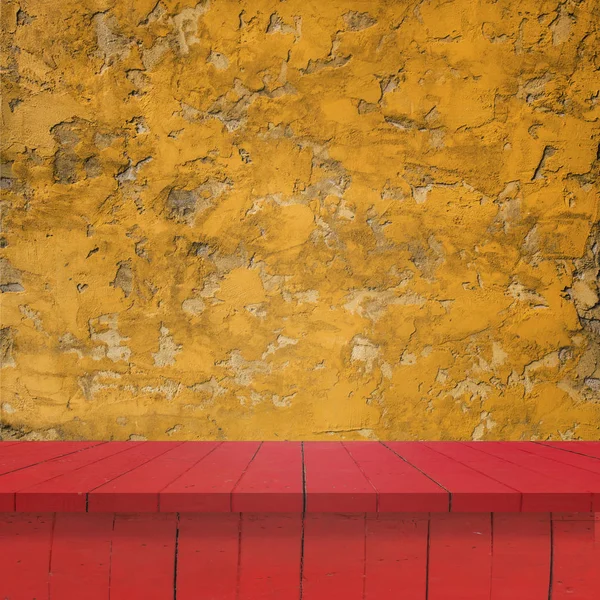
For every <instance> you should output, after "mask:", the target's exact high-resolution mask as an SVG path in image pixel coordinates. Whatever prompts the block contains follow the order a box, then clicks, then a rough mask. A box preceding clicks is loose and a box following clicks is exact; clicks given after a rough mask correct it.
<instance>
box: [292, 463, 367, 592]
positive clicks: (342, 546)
mask: <svg viewBox="0 0 600 600" xmlns="http://www.w3.org/2000/svg"><path fill="white" fill-rule="evenodd" d="M305 456H306V452H305ZM364 569H365V515H360V514H306V516H305V522H304V561H303V577H302V600H332V599H334V598H336V599H337V598H340V599H342V598H343V599H344V600H362V598H363V588H364Z"/></svg>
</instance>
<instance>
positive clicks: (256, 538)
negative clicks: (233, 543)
mask: <svg viewBox="0 0 600 600" xmlns="http://www.w3.org/2000/svg"><path fill="white" fill-rule="evenodd" d="M240 543H241V547H240V564H239V586H238V600H258V599H261V600H298V599H299V591H300V566H301V556H302V516H301V515H300V514H298V513H296V514H281V513H276V514H264V513H244V514H242V518H241V536H240Z"/></svg>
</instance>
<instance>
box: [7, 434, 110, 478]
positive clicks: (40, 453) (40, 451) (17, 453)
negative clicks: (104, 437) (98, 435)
mask: <svg viewBox="0 0 600 600" xmlns="http://www.w3.org/2000/svg"><path fill="white" fill-rule="evenodd" d="M100 443H102V442H20V443H18V444H13V445H10V446H8V447H7V448H6V449H5V450H4V451H3V452H2V454H0V475H4V474H5V473H10V472H11V471H16V470H17V469H24V468H25V467H29V466H31V465H35V464H37V463H40V462H44V461H48V460H51V459H53V458H56V457H57V456H64V455H65V454H71V453H72V452H78V451H79V450H83V449H85V448H88V447H90V446H96V445H98V444H100Z"/></svg>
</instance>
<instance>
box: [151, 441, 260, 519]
mask: <svg viewBox="0 0 600 600" xmlns="http://www.w3.org/2000/svg"><path fill="white" fill-rule="evenodd" d="M259 447H260V442H229V443H227V444H222V445H221V446H219V447H218V448H217V449H216V450H214V452H211V453H210V454H209V455H208V456H207V457H206V458H205V459H204V460H202V461H201V462H199V463H198V464H197V465H195V466H194V467H192V468H191V469H189V470H188V471H186V472H185V473H184V474H183V475H181V477H178V478H177V479H176V480H175V481H173V482H172V483H170V484H169V485H168V486H167V487H166V488H164V489H163V490H162V491H161V492H160V497H159V502H160V510H161V512H229V511H231V493H232V491H233V489H234V487H235V484H236V483H237V482H238V481H239V480H240V477H241V476H242V475H243V473H244V471H245V470H246V469H247V468H248V465H249V464H250V462H251V461H252V458H253V457H254V455H255V454H256V452H257V450H258V449H259Z"/></svg>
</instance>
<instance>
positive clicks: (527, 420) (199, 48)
mask: <svg viewBox="0 0 600 600" xmlns="http://www.w3.org/2000/svg"><path fill="white" fill-rule="evenodd" d="M599 29H600V6H599V5H598V3H597V1H596V0H564V1H556V0H535V1H534V0H519V1H518V2H517V1H516V0H497V1H492V0H486V1H484V0H480V1H476V0H450V1H439V0H422V1H415V0H405V1H402V2H397V1H384V0H381V1H375V0H372V1H366V0H363V1H350V0H331V1H328V2H312V1H311V0H288V1H286V2H279V1H275V0H254V1H245V2H244V1H242V2H234V1H233V0H210V2H209V1H202V2H199V3H196V2H195V0H192V1H191V2H190V1H185V0H182V1H179V2H176V1H171V0H161V1H159V2H158V3H157V2H156V0H135V1H133V0H129V1H123V0H112V1H107V0H96V1H90V0H80V1H78V2H72V1H70V0H65V1H63V2H61V3H59V4H57V3H56V2H51V1H49V0H22V1H19V2H15V1H11V0H6V1H5V2H3V6H2V60H1V68H2V79H3V95H2V129H3V135H2V173H1V176H2V179H1V184H2V200H1V227H2V230H1V233H0V236H1V237H0V291H1V292H2V294H1V298H0V299H1V302H2V306H1V310H2V313H1V317H2V327H1V330H0V357H1V360H2V369H1V370H0V375H1V378H2V382H1V383H2V387H1V389H2V398H1V402H0V406H1V413H0V418H1V422H2V427H3V429H2V433H1V435H2V437H4V438H11V437H19V436H25V437H28V438H42V439H62V438H65V439H67V438H68V439H76V438H82V437H86V438H87V437H93V438H103V439H146V438H147V439H199V438H205V439H208V438H210V439H231V440H234V439H252V438H254V439H256V438H267V439H286V438H287V439H334V438H343V439H361V438H373V439H376V438H379V439H386V438H387V439H391V438H395V439H417V438H428V439H440V438H441V439H498V438H502V439H539V438H552V439H572V438H587V439H598V438H600V344H599V342H600V304H599V290H598V274H599V267H600V229H599V227H598V224H597V223H598V180H599V173H600V150H599V144H600V121H599V119H600V94H599V91H600V51H599V48H600V32H599Z"/></svg>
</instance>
